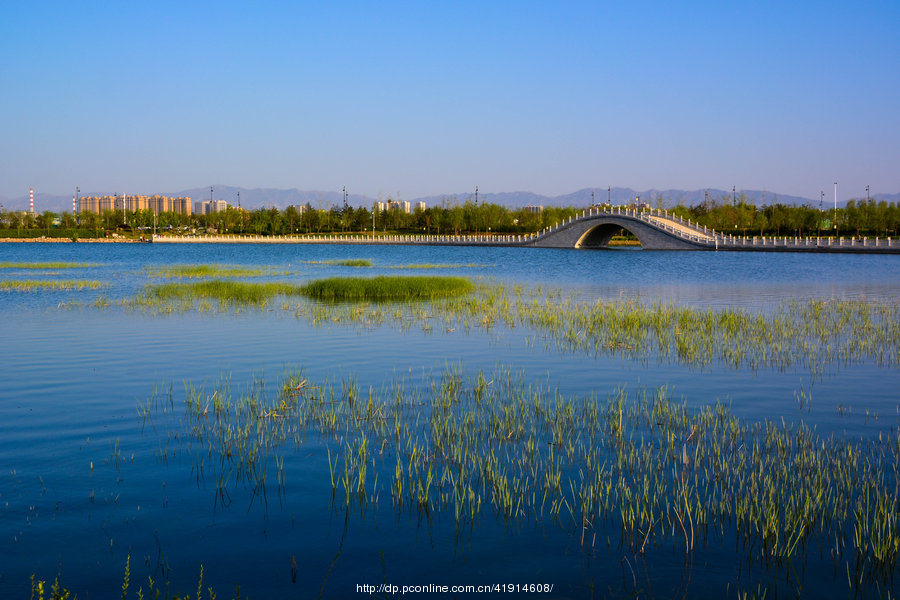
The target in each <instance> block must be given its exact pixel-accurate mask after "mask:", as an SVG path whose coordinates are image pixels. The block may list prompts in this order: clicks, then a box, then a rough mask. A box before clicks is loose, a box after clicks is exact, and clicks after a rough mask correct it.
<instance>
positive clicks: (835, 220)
mask: <svg viewBox="0 0 900 600" xmlns="http://www.w3.org/2000/svg"><path fill="white" fill-rule="evenodd" d="M834 233H835V235H837V181H835V182H834Z"/></svg>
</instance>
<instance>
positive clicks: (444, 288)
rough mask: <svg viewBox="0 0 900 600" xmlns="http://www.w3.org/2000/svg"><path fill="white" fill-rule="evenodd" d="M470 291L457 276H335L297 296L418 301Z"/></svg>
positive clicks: (464, 281)
mask: <svg viewBox="0 0 900 600" xmlns="http://www.w3.org/2000/svg"><path fill="white" fill-rule="evenodd" d="M472 288H473V286H472V283H471V282H470V281H469V280H468V279H464V278H461V277H385V276H381V277H373V278H362V277H335V278H331V279H319V280H316V281H311V282H309V283H307V284H306V285H304V286H303V287H302V288H301V293H303V294H304V295H306V296H309V297H310V298H315V299H317V300H373V301H385V300H421V299H433V298H445V297H448V296H458V295H462V294H465V293H467V292H469V291H471V290H472Z"/></svg>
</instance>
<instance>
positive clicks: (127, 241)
mask: <svg viewBox="0 0 900 600" xmlns="http://www.w3.org/2000/svg"><path fill="white" fill-rule="evenodd" d="M149 241H150V240H148V239H144V240H141V239H137V240H134V239H130V238H78V239H75V240H73V239H70V238H0V242H5V243H11V244H15V243H22V244H25V243H32V242H36V243H44V244H73V243H78V244H141V243H146V242H149Z"/></svg>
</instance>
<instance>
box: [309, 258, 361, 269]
mask: <svg viewBox="0 0 900 600" xmlns="http://www.w3.org/2000/svg"><path fill="white" fill-rule="evenodd" d="M305 262H306V264H308V265H337V266H339V267H371V266H372V261H371V260H369V259H368V258H346V259H344V260H307V261H305Z"/></svg>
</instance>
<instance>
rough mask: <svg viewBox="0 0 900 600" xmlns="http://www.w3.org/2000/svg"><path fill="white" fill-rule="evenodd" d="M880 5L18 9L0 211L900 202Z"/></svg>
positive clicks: (888, 22) (898, 16)
mask: <svg viewBox="0 0 900 600" xmlns="http://www.w3.org/2000/svg"><path fill="white" fill-rule="evenodd" d="M898 25H900V6H898V5H896V4H894V3H879V2H863V3H856V4H853V5H852V6H850V7H849V8H846V7H841V6H837V5H831V4H821V3H811V2H809V3H807V2H797V3H791V4H790V5H784V4H780V3H768V2H763V3H754V4H752V5H747V6H721V5H719V4H714V3H709V4H707V3H701V2H691V3H686V4H678V5H669V4H668V3H662V2H638V3H630V4H628V5H627V6H619V5H615V6H612V5H610V6H607V5H604V4H602V3H594V2H571V3H563V4H552V5H551V4H543V3H531V2H516V3H512V2H495V3H491V4H485V5H483V4H481V3H476V2H463V3H456V4H453V5H440V4H433V3H427V4H401V3H386V4H377V5H375V4H372V5H369V4H366V3H342V4H338V5H329V6H324V5H317V4H312V3H299V4H275V3H262V4H254V5H252V6H251V5H245V4H240V3H231V2H225V3H215V4H212V3H209V4H207V3H193V4H190V5H181V4H176V3H171V4H170V3H156V4H152V5H117V4H113V5H106V4H101V3H95V2H88V3H85V4H78V5H70V4H67V3H57V2H46V3H20V4H15V5H12V6H10V7H8V8H7V9H6V11H5V18H4V20H3V22H2V23H0V49H2V52H3V55H4V56H5V57H11V60H8V61H7V62H6V64H5V65H4V68H3V69H2V70H0V83H2V85H3V87H4V89H5V90H6V93H5V94H3V95H2V97H0V115H2V116H0V119H2V121H3V130H4V135H3V136H2V137H0V152H2V155H3V157H4V160H3V161H2V163H0V196H3V197H7V198H14V197H21V196H23V195H25V194H27V190H28V188H29V187H31V186H34V187H35V188H37V189H38V190H39V191H40V192H42V193H48V194H55V195H65V194H71V193H74V192H75V188H76V186H78V187H80V189H82V190H98V191H99V190H109V191H110V192H112V191H114V190H118V191H119V192H120V193H121V192H122V191H123V190H140V191H141V192H142V193H171V192H174V191H176V190H182V189H188V188H190V187H193V186H197V185H198V184H202V182H203V181H211V182H222V183H223V184H227V185H233V186H238V187H245V188H282V189H289V188H299V189H321V190H340V189H342V187H344V186H346V188H347V189H350V190H353V192H354V193H355V194H359V195H363V196H367V197H371V198H375V197H378V196H379V195H384V196H389V195H395V194H396V193H397V192H398V191H399V192H401V193H402V195H403V197H405V198H410V199H412V198H419V197H427V196H433V195H439V194H444V193H458V192H459V191H460V190H468V189H473V188H474V186H475V185H478V186H479V187H480V189H481V190H482V192H485V193H486V192H512V191H517V190H527V191H530V192H533V193H535V194H540V195H545V196H558V195H563V194H566V193H570V192H572V191H574V190H579V189H583V188H587V187H606V186H607V185H612V186H613V187H630V188H634V189H668V188H679V189H687V190H693V189H701V188H707V187H709V188H719V189H724V190H731V189H732V187H733V186H735V187H736V188H737V189H738V190H742V189H770V190H775V191H777V192H779V193H784V194H792V195H796V196H802V197H807V198H818V197H819V190H823V191H824V192H825V194H826V196H825V198H826V200H831V199H832V194H833V190H832V184H833V182H834V181H837V182H839V186H838V194H839V195H838V201H839V202H844V201H846V200H847V199H848V198H859V197H861V196H864V193H865V189H866V186H869V187H870V189H871V192H872V194H873V195H874V194H875V193H885V194H894V193H897V192H898V191H900V180H898V175H897V173H896V166H895V165H896V161H897V157H898V156H900V114H898V111H897V110H896V108H895V104H896V98H897V97H900V76H898V74H897V73H896V68H895V63H896V60H897V58H898V57H900V41H898V40H897V39H896V36H895V35H894V32H895V31H896V29H897V26H898Z"/></svg>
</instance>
